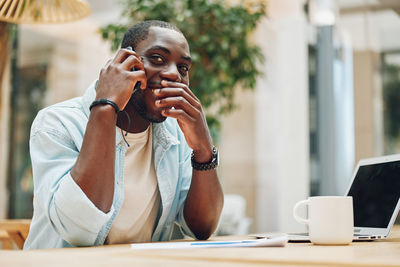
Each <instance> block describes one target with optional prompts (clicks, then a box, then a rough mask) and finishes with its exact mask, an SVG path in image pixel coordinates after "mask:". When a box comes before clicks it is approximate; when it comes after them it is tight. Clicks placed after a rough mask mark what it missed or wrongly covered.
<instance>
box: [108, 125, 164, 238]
mask: <svg viewBox="0 0 400 267" xmlns="http://www.w3.org/2000/svg"><path fill="white" fill-rule="evenodd" d="M125 138H126V141H127V142H128V143H129V145H130V147H128V149H127V151H126V154H125V163H124V202H123V204H122V207H121V209H120V211H119V213H118V214H117V216H116V218H115V220H114V221H113V224H112V226H111V229H110V232H109V233H108V236H107V239H106V243H107V244H120V243H138V242H149V241H151V236H152V234H153V230H154V226H155V221H156V218H157V213H158V207H159V204H160V192H159V190H158V183H157V176H156V172H155V168H154V160H153V156H152V155H153V153H152V127H151V125H150V126H149V127H148V128H147V130H146V131H144V132H142V133H137V134H132V133H128V135H127V136H126V137H125Z"/></svg>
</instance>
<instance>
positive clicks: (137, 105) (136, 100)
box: [129, 89, 167, 123]
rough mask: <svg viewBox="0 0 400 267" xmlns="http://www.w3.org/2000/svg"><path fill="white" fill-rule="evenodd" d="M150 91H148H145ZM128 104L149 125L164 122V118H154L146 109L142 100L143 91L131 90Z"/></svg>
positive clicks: (143, 99)
mask: <svg viewBox="0 0 400 267" xmlns="http://www.w3.org/2000/svg"><path fill="white" fill-rule="evenodd" d="M146 90H150V89H146ZM129 102H130V103H131V105H132V106H133V108H134V109H135V111H136V112H137V113H138V114H139V115H140V116H141V117H142V118H143V119H145V120H148V121H149V122H151V123H161V122H163V121H165V120H166V119H167V118H166V117H161V118H160V117H156V115H155V114H151V113H150V112H149V110H148V108H147V105H146V101H145V98H144V91H143V90H141V89H135V90H133V93H132V96H131V98H130V99H129Z"/></svg>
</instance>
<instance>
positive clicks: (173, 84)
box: [161, 80, 198, 100]
mask: <svg viewBox="0 0 400 267" xmlns="http://www.w3.org/2000/svg"><path fill="white" fill-rule="evenodd" d="M161 85H162V86H164V87H176V88H182V89H184V90H185V91H186V92H187V93H188V94H189V95H191V96H192V97H193V98H194V99H196V100H198V98H197V97H196V95H195V94H194V93H193V92H192V90H190V89H189V87H188V86H187V85H186V84H184V83H179V82H172V81H167V80H162V81H161Z"/></svg>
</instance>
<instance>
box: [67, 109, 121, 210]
mask: <svg viewBox="0 0 400 267" xmlns="http://www.w3.org/2000/svg"><path fill="white" fill-rule="evenodd" d="M116 119H117V115H116V113H115V110H114V109H113V107H112V106H110V105H102V106H96V107H94V108H93V109H92V111H91V113H90V117H89V121H88V124H87V128H86V132H85V136H84V138H83V143H82V148H81V151H80V153H79V156H78V159H77V160H76V163H75V165H74V167H73V168H72V170H71V176H72V178H73V179H74V180H75V182H76V183H77V184H78V185H79V187H80V188H81V189H82V191H83V192H84V193H85V194H86V196H87V197H88V198H89V199H90V200H91V201H92V202H93V204H94V205H95V206H96V207H97V208H99V209H100V210H102V211H103V212H108V211H109V210H110V208H111V205H112V200H113V196H114V161H115V125H116Z"/></svg>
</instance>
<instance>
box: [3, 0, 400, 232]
mask: <svg viewBox="0 0 400 267" xmlns="http://www.w3.org/2000/svg"><path fill="white" fill-rule="evenodd" d="M210 1H211V0H210ZM210 1H209V2H210ZM6 2H7V1H6ZM87 2H88V3H89V5H90V9H91V14H90V15H89V16H87V17H85V18H83V19H80V20H77V21H73V22H69V23H57V24H37V23H19V24H12V23H6V22H2V24H1V27H3V28H4V27H5V29H6V30H3V31H1V34H2V36H1V37H0V43H1V45H0V54H1V56H0V60H1V62H0V82H1V84H0V88H1V91H0V99H1V102H0V125H1V129H2V130H1V131H0V219H1V218H31V216H32V197H33V193H32V192H33V182H32V171H31V162H30V157H29V131H30V126H31V123H32V121H33V119H34V117H35V116H36V114H37V112H38V111H39V110H40V109H41V108H43V107H46V106H49V105H51V104H53V103H56V102H60V101H63V100H66V99H69V98H72V97H76V96H80V95H82V94H83V92H84V91H85V90H86V89H87V87H88V86H89V85H90V84H91V83H92V82H93V81H94V80H95V79H97V78H98V75H99V72H100V69H101V68H102V67H103V65H104V64H105V63H106V61H107V60H108V59H109V58H111V57H113V55H114V52H113V51H112V49H111V46H112V43H111V42H109V41H105V40H104V39H103V38H102V34H101V32H100V28H101V27H104V26H105V25H108V24H110V23H114V24H118V23H126V22H125V21H124V17H123V16H122V17H121V12H122V11H123V5H121V4H120V3H119V1H111V0H89V1H87ZM140 2H143V3H144V4H145V3H146V1H140ZM173 2H179V1H173ZM194 2H196V1H194ZM211 2H212V1H211ZM250 2H251V3H250ZM254 2H257V1H228V0H226V1H225V3H226V5H238V4H242V5H245V6H246V5H250V4H253V3H254ZM258 2H260V1H258ZM261 2H262V4H265V6H266V8H265V12H266V16H264V17H261V18H260V19H259V20H258V21H257V24H256V27H255V30H254V31H252V33H251V34H250V35H249V36H248V37H247V39H248V42H249V43H250V44H253V45H256V46H258V47H259V51H260V52H261V53H262V55H263V58H264V61H260V62H259V63H257V68H258V70H259V72H260V73H261V75H258V76H257V79H256V82H255V84H254V85H253V87H254V88H253V90H246V89H247V88H245V86H243V85H242V86H241V87H239V88H237V90H236V89H235V90H236V91H235V94H234V96H233V102H234V103H235V107H236V108H234V109H232V110H229V112H223V113H221V114H220V117H219V118H220V127H219V128H218V129H217V130H216V131H217V135H218V139H217V140H216V141H217V146H218V147H219V149H220V157H221V158H220V163H221V164H220V168H219V175H220V179H221V183H222V186H223V190H224V193H225V194H226V201H225V203H226V205H225V207H224V213H223V216H222V219H221V226H220V228H219V229H218V232H217V233H219V234H240V233H247V232H263V231H299V230H303V227H304V226H302V225H299V224H298V223H296V222H295V221H294V219H293V217H292V208H293V206H294V204H295V203H296V202H297V201H299V200H302V199H305V198H307V197H308V196H310V195H342V194H344V192H345V191H346V189H347V186H348V183H349V182H350V179H351V178H352V173H353V169H354V167H355V165H356V164H357V162H358V160H359V159H361V158H366V157H373V156H380V155H388V154H395V153H399V149H400V139H399V128H400V109H399V108H398V103H400V34H399V33H400V1H397V0H308V1H307V0H268V1H261ZM249 3H250V4H249ZM150 8H151V7H150ZM138 12H139V11H138ZM198 12H201V11H198ZM131 16H135V14H131ZM138 16H139V14H138ZM139 17H140V16H139ZM213 27H215V28H218V27H219V25H213ZM209 30H211V28H210V29H209ZM209 42H210V43H212V42H213V40H209ZM216 42H218V41H216ZM249 86H250V87H251V85H249ZM214 110H215V109H214Z"/></svg>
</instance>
